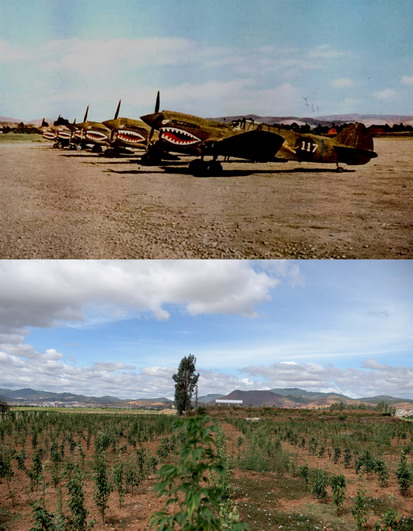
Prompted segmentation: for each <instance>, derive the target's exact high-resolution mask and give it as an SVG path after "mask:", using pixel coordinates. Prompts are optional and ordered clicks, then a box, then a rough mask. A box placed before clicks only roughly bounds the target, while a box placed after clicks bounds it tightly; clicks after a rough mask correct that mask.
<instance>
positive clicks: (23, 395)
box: [0, 388, 172, 407]
mask: <svg viewBox="0 0 413 531" xmlns="http://www.w3.org/2000/svg"><path fill="white" fill-rule="evenodd" d="M0 396H3V397H4V398H5V399H6V400H7V401H9V402H11V403H16V404H17V403H19V404H23V405H24V404H29V403H38V404H46V403H50V402H59V403H62V404H70V403H74V402H76V403H81V404H86V405H90V406H92V405H110V404H114V405H117V406H121V405H123V406H125V407H127V406H128V405H133V406H135V407H142V406H145V405H148V406H149V405H156V406H158V405H161V404H165V405H166V404H171V403H172V401H171V400H169V399H168V398H165V397H162V398H138V399H135V400H130V399H129V400H122V399H120V398H116V397H114V396H85V395H77V394H74V393H52V392H49V391H36V390H34V389H30V388H26V389H17V390H15V391H12V390H10V389H0Z"/></svg>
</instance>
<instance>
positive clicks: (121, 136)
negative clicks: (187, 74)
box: [43, 92, 377, 176]
mask: <svg viewBox="0 0 413 531" xmlns="http://www.w3.org/2000/svg"><path fill="white" fill-rule="evenodd" d="M120 106H121V102H120V101H119V104H118V106H117V109H116V112H115V115H114V118H113V119H112V120H107V121H105V122H102V123H100V122H91V121H88V120H87V117H88V111H89V107H87V109H86V113H85V116H84V119H83V122H81V123H79V124H76V123H75V122H74V123H73V124H68V123H66V125H58V124H59V120H58V121H57V122H55V123H56V124H57V125H55V126H53V127H46V128H44V130H43V137H44V138H46V139H48V140H52V141H53V142H54V146H55V147H67V146H68V147H70V148H71V149H80V148H86V147H91V149H92V151H94V152H102V150H103V148H105V152H104V154H105V155H108V156H115V155H117V154H119V153H122V152H123V153H131V152H133V151H130V150H134V149H139V150H141V151H142V150H143V154H142V157H141V164H145V165H159V164H162V161H163V160H165V159H169V158H170V157H171V155H172V156H174V155H176V154H178V155H190V156H193V157H196V158H195V159H193V160H191V162H190V163H189V170H190V171H191V173H193V174H194V175H198V176H203V175H220V174H221V173H222V171H223V168H222V164H221V163H220V162H219V161H218V158H219V157H224V159H225V160H228V159H229V158H230V157H235V158H241V159H244V160H248V161H253V162H287V161H289V160H294V161H299V162H301V161H307V162H316V163H335V164H336V165H337V170H338V171H342V168H341V167H340V166H339V164H340V163H343V164H348V165H361V164H366V163H367V162H369V161H370V160H371V159H372V158H375V157H377V153H375V151H374V146H373V139H372V136H371V135H370V134H369V133H368V131H367V129H366V127H365V126H364V125H363V124H361V123H354V124H350V125H348V126H347V127H345V128H344V129H343V130H342V131H341V132H340V133H339V134H338V135H336V136H335V137H326V136H321V135H314V134H311V133H298V132H295V131H291V130H289V129H284V128H282V127H278V126H271V125H267V124H262V123H257V122H254V121H252V120H247V119H245V118H244V119H241V120H236V121H233V122H219V121H216V120H210V119H206V118H201V117H199V116H193V115H189V114H184V113H180V112H175V111H159V108H160V96H159V92H158V94H157V97H156V104H155V109H154V112H153V113H151V114H147V115H145V116H141V120H134V119H131V118H119V112H120Z"/></svg>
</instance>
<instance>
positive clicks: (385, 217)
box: [0, 135, 413, 259]
mask: <svg viewBox="0 0 413 531" xmlns="http://www.w3.org/2000/svg"><path fill="white" fill-rule="evenodd" d="M4 136H5V137H10V135H4ZM2 140H3V141H2V142H1V143H0V156H1V160H2V168H1V175H2V177H1V181H0V191H1V194H0V198H1V199H0V258H1V259H10V258H26V259H27V258H28V259H33V258H52V259H67V258H72V259H89V258H106V259H109V258H113V259H122V258H129V259H154V258H202V259H210V258H226V259H236V258H298V259H301V258H314V259H324V258H386V259H390V258H411V257H412V249H413V246H412V210H411V194H412V186H413V166H412V157H411V153H412V150H413V139H412V138H411V137H407V138H377V139H375V150H376V151H377V153H378V158H377V159H374V160H372V161H371V162H370V163H369V164H366V165H365V166H354V167H352V166H345V167H344V170H345V171H343V172H342V173H337V172H336V171H335V165H334V164H324V165H323V164H311V163H296V162H288V163H284V164H276V163H263V164H253V163H244V162H242V161H240V160H236V161H232V162H229V163H224V175H223V176H220V177H194V176H193V175H191V174H190V173H189V172H188V169H187V164H188V160H187V159H185V157H184V160H181V161H169V162H168V163H167V164H166V165H165V166H164V167H159V166H154V167H146V166H142V165H141V164H140V156H136V157H125V158H116V159H108V158H105V157H101V156H98V155H96V154H92V153H88V152H83V151H82V152H76V151H69V150H56V149H53V148H52V147H51V144H48V143H43V142H23V143H21V142H16V141H14V142H13V143H10V142H7V141H6V140H5V139H2Z"/></svg>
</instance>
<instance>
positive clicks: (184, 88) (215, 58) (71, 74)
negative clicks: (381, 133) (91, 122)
mask: <svg viewBox="0 0 413 531" xmlns="http://www.w3.org/2000/svg"><path fill="white" fill-rule="evenodd" d="M412 21H413V3H412V2H411V1H410V0H348V1H346V2H342V1H341V0H312V1H311V2H310V1H307V0H282V1H281V0H254V2H251V1H247V0H208V1H205V0H202V1H201V0H176V1H173V2H172V1H170V0H155V1H152V2H147V1H139V0H133V1H132V0H119V1H117V2H113V1H108V0H89V1H84V0H70V1H68V0H60V1H59V2H56V1H54V0H36V1H35V2H33V1H32V0H20V1H19V2H8V1H5V0H2V1H1V2H0V36H1V37H0V79H1V86H0V94H1V99H0V115H3V116H12V117H17V118H22V119H32V118H38V117H42V116H43V115H46V116H50V117H53V116H55V115H57V114H59V113H61V114H63V115H65V116H67V117H68V118H70V119H74V118H77V119H78V120H79V119H80V118H81V117H82V115H83V112H84V108H85V107H86V105H87V104H90V105H91V114H90V117H91V118H92V119H97V120H103V119H107V118H109V117H110V116H111V115H112V113H113V112H114V110H115V107H116V103H117V100H118V99H119V98H122V100H123V108H122V113H123V114H126V115H128V116H130V117H132V116H133V117H136V116H139V115H142V114H145V113H147V112H149V111H150V110H151V109H152V107H153V104H154V99H155V93H156V91H157V90H158V89H160V90H161V91H162V107H163V108H170V109H171V108H173V109H175V110H181V111H183V112H190V113H194V114H199V115H202V116H218V115H228V114H246V113H256V114H264V115H282V116H288V115H307V116H317V115H326V114H335V113H353V112H360V113H393V114H413V107H412V99H411V92H412V86H413V68H412V65H413V43H412V41H413V39H412V34H413V22H412Z"/></svg>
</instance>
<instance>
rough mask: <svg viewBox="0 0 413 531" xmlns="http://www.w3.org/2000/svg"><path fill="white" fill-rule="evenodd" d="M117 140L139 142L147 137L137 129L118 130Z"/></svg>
mask: <svg viewBox="0 0 413 531" xmlns="http://www.w3.org/2000/svg"><path fill="white" fill-rule="evenodd" d="M116 138H117V140H122V141H123V142H129V143H130V144H139V143H141V142H145V140H146V139H145V137H144V136H142V135H141V134H140V133H137V132H136V131H128V130H123V131H118V132H117V133H116Z"/></svg>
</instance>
